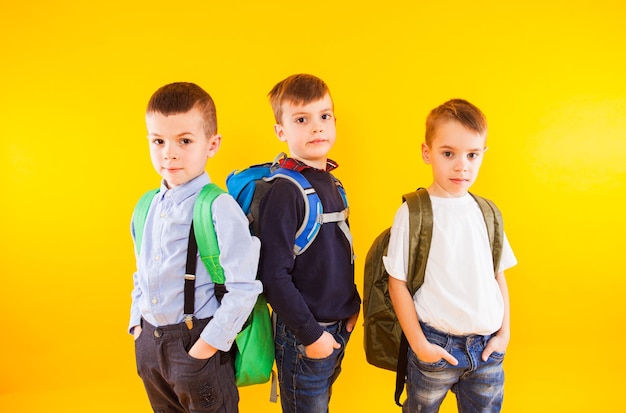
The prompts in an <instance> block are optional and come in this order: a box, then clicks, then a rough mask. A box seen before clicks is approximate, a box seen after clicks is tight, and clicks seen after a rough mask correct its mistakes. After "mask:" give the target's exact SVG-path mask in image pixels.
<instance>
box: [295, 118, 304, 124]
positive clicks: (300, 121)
mask: <svg viewBox="0 0 626 413" xmlns="http://www.w3.org/2000/svg"><path fill="white" fill-rule="evenodd" d="M304 122H306V118H304V117H299V118H296V123H304Z"/></svg>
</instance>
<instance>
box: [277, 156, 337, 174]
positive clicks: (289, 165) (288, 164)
mask: <svg viewBox="0 0 626 413" xmlns="http://www.w3.org/2000/svg"><path fill="white" fill-rule="evenodd" d="M278 164H279V165H280V167H281V168H285V169H292V170H294V171H296V172H302V171H304V170H305V169H314V170H317V171H319V169H317V168H315V167H313V166H311V165H307V164H306V163H304V162H302V161H299V160H297V159H293V158H283V159H281V160H280V161H278ZM338 167H339V164H338V163H337V162H335V161H333V160H332V159H327V160H326V172H330V171H332V170H334V169H337V168H338Z"/></svg>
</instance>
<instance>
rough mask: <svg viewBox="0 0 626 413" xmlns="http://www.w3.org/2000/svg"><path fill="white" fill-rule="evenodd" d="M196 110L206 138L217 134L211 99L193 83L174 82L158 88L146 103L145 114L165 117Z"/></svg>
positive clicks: (213, 106) (215, 116)
mask: <svg viewBox="0 0 626 413" xmlns="http://www.w3.org/2000/svg"><path fill="white" fill-rule="evenodd" d="M193 108H197V109H198V110H199V111H200V113H201V114H202V119H203V120H204V132H205V134H206V136H207V137H211V136H213V135H215V134H216V133H217V114H216V111H215V102H213V98H211V95H209V94H208V93H207V92H206V91H205V90H204V89H202V88H201V87H200V86H198V85H196V84H195V83H188V82H175V83H170V84H168V85H165V86H163V87H161V88H159V89H158V90H157V91H156V92H154V94H153V95H152V97H151V98H150V101H149V102H148V107H147V109H146V113H148V114H150V113H160V114H162V115H165V116H169V115H177V114H180V113H186V112H189V111H190V110H192V109H193Z"/></svg>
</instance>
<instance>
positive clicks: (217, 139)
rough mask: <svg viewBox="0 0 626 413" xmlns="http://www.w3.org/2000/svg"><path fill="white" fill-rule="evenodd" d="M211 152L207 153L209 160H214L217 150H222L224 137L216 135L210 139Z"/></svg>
mask: <svg viewBox="0 0 626 413" xmlns="http://www.w3.org/2000/svg"><path fill="white" fill-rule="evenodd" d="M209 140H210V142H209V152H208V153H207V158H212V157H214V156H215V154H216V153H217V150H218V149H219V148H220V145H221V144H222V135H218V134H215V135H213V136H211V137H210V138H209Z"/></svg>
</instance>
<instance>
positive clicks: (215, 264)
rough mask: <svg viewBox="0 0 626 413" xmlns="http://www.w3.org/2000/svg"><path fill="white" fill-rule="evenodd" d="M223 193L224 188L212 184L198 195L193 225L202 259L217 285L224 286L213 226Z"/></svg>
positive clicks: (194, 208) (222, 270) (218, 249)
mask: <svg viewBox="0 0 626 413" xmlns="http://www.w3.org/2000/svg"><path fill="white" fill-rule="evenodd" d="M223 193H225V191H224V190H223V189H222V188H220V187H219V186H217V185H215V184H213V183H210V184H208V185H206V186H205V187H204V188H202V190H201V191H200V193H198V197H197V198H196V202H195V203H194V207H193V224H194V231H195V234H196V241H197V243H198V252H199V253H200V259H201V260H202V263H203V264H204V266H205V267H206V269H207V271H208V272H209V274H210V275H211V280H212V281H213V282H214V283H215V284H224V281H225V277H224V269H223V268H222V266H221V264H220V248H219V245H218V242H217V235H216V234H215V226H214V225H213V212H212V207H213V201H214V200H215V198H217V197H218V196H220V195H221V194H223Z"/></svg>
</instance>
